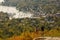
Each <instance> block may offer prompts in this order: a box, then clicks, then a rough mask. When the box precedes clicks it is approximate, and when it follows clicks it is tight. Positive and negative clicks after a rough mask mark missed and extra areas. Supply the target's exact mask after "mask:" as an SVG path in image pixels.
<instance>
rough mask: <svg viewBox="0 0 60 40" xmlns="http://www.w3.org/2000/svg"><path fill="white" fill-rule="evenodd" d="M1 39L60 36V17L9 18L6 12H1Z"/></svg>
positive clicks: (19, 39) (29, 39) (16, 39)
mask: <svg viewBox="0 0 60 40" xmlns="http://www.w3.org/2000/svg"><path fill="white" fill-rule="evenodd" d="M0 14H1V15H0V39H1V40H33V38H35V37H41V36H42V37H43V36H53V37H54V36H55V37H57V36H60V17H58V16H53V18H52V17H47V20H45V19H46V18H43V17H42V18H21V19H12V20H9V17H8V15H7V14H6V13H3V12H0ZM52 19H53V20H54V22H52V21H51V20H52Z"/></svg>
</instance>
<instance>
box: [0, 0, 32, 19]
mask: <svg viewBox="0 0 60 40" xmlns="http://www.w3.org/2000/svg"><path fill="white" fill-rule="evenodd" d="M2 2H4V0H0V3H2ZM0 12H4V13H8V15H9V18H10V19H12V18H25V17H28V18H30V17H32V15H33V14H31V13H30V12H26V13H25V12H22V11H19V10H17V9H16V7H12V6H3V5H0Z"/></svg>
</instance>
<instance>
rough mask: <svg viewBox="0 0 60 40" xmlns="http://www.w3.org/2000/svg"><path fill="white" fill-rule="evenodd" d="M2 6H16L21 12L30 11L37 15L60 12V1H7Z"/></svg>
mask: <svg viewBox="0 0 60 40" xmlns="http://www.w3.org/2000/svg"><path fill="white" fill-rule="evenodd" d="M2 4H3V5H6V6H15V7H16V8H17V9H18V10H19V11H24V12H25V11H30V12H32V13H34V14H35V15H36V14H38V15H39V14H40V13H46V14H47V13H57V12H58V11H60V0H5V2H4V3H2Z"/></svg>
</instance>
